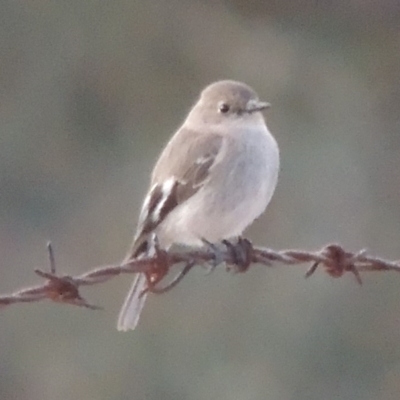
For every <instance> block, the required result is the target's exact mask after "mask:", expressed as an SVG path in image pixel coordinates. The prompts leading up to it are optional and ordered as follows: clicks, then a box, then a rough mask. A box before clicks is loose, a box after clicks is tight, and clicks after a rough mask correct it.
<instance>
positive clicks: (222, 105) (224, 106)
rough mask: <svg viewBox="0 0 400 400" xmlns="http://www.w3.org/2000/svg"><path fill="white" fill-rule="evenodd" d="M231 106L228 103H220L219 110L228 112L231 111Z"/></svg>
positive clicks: (224, 112) (223, 112)
mask: <svg viewBox="0 0 400 400" xmlns="http://www.w3.org/2000/svg"><path fill="white" fill-rule="evenodd" d="M229 109H230V107H229V104H226V103H220V104H219V105H218V111H219V112H220V113H222V114H226V113H227V112H228V111H229Z"/></svg>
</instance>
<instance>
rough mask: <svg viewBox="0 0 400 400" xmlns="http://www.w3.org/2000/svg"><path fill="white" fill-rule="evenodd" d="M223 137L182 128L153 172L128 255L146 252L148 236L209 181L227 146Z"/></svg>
mask: <svg viewBox="0 0 400 400" xmlns="http://www.w3.org/2000/svg"><path fill="white" fill-rule="evenodd" d="M223 143H224V140H223V137H222V136H221V135H218V134H207V135H204V133H198V132H196V131H193V130H189V129H187V128H185V127H182V128H181V129H180V130H179V131H178V132H177V133H176V134H175V136H174V137H173V138H172V139H171V141H170V142H169V143H168V145H167V146H166V148H165V149H164V151H163V152H162V154H161V156H160V158H159V160H158V162H157V164H156V166H155V168H154V171H153V175H152V183H151V188H150V191H149V192H148V194H147V197H146V198H145V201H144V203H143V206H142V210H141V213H140V217H139V222H138V227H137V232H136V235H135V238H134V241H133V244H132V247H131V250H130V251H129V253H128V256H129V257H128V256H127V258H132V257H136V256H137V255H138V254H140V253H143V252H146V251H147V247H148V243H147V238H148V235H149V234H151V233H152V232H153V231H154V230H155V229H156V228H157V226H158V225H159V224H160V223H161V222H162V221H163V220H164V219H165V217H166V216H167V215H168V214H169V213H170V212H171V211H172V210H173V209H174V208H175V207H177V206H178V205H179V204H182V203H183V202H185V201H186V200H187V199H189V198H190V197H192V196H193V195H194V194H195V193H196V192H197V191H198V190H199V189H200V188H201V187H202V186H203V185H204V183H205V182H207V179H208V177H209V173H210V170H211V169H212V168H213V166H214V165H215V163H216V162H217V161H218V156H219V155H220V154H221V152H222V149H223Z"/></svg>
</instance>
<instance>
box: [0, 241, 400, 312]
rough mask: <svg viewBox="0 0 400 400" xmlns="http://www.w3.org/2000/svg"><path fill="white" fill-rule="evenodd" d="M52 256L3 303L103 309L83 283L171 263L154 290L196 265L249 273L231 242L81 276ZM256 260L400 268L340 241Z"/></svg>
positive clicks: (357, 269) (336, 269) (254, 253)
mask: <svg viewBox="0 0 400 400" xmlns="http://www.w3.org/2000/svg"><path fill="white" fill-rule="evenodd" d="M47 249H48V254H49V263H50V268H49V271H43V270H38V269H36V270H35V273H36V274H37V275H39V276H40V277H41V278H43V279H44V282H43V283H41V284H39V285H36V286H32V287H27V288H24V289H21V290H17V291H15V292H14V293H11V294H8V295H0V307H5V306H9V305H11V304H16V303H30V302H36V301H41V300H45V299H48V300H52V301H54V302H58V303H65V304H71V305H75V306H79V307H86V308H89V309H93V310H95V309H100V308H101V307H99V306H97V305H94V304H91V303H89V302H88V301H86V300H85V298H84V297H82V295H81V293H80V287H81V286H88V285H96V284H100V283H103V282H106V281H108V280H110V279H112V278H114V277H115V276H117V275H120V274H130V273H137V272H149V271H150V272H151V273H153V272H154V271H155V270H157V266H158V265H159V264H160V263H161V261H162V263H163V264H164V265H163V268H164V269H165V264H166V265H167V270H168V271H171V270H172V269H173V268H175V267H178V266H179V265H180V266H181V269H180V272H178V273H177V275H176V277H175V279H173V280H172V281H171V282H170V283H168V284H167V285H165V286H164V287H154V288H151V289H150V291H151V292H153V293H165V292H166V291H169V290H171V289H172V288H173V287H175V286H176V285H177V284H178V283H179V282H180V281H181V280H182V279H183V278H184V276H185V275H186V274H187V273H188V272H189V271H190V270H191V269H192V268H193V267H195V266H203V267H208V268H213V267H215V266H216V264H218V265H225V266H226V267H227V268H228V269H236V270H238V271H243V269H241V268H235V267H237V265H236V263H237V261H236V260H237V259H236V258H235V256H234V254H233V252H232V251H230V249H229V246H225V248H224V249H222V250H221V251H219V252H218V257H217V255H216V253H215V252H213V251H212V250H211V249H210V248H204V249H201V250H190V251H187V252H175V251H169V252H164V251H162V252H156V255H155V256H153V257H148V258H142V259H133V260H130V261H129V262H127V263H125V264H113V265H105V266H100V267H96V268H93V269H91V270H89V271H87V272H84V273H83V274H81V275H76V276H70V275H62V274H59V273H58V272H57V270H56V263H55V258H54V253H53V249H52V246H51V244H50V243H49V244H48V246H47ZM255 264H259V265H264V266H268V267H272V266H274V265H276V264H284V265H300V264H311V266H310V268H309V269H308V271H307V272H306V274H305V276H306V277H309V276H310V275H312V274H313V273H314V272H315V271H316V269H317V268H318V267H322V268H324V270H325V272H326V273H328V274H329V275H330V276H332V277H335V278H338V277H341V276H342V275H344V274H345V273H346V272H349V273H351V274H353V276H354V277H355V279H356V281H357V282H358V283H359V284H361V273H363V272H367V271H396V272H400V262H398V261H390V260H385V259H383V258H379V257H374V256H370V255H368V254H367V251H366V250H361V251H358V252H351V251H347V250H345V249H344V248H343V247H342V246H340V245H338V244H329V245H326V246H324V247H323V248H322V249H320V250H317V251H304V250H272V249H268V248H261V247H253V246H250V252H249V265H248V266H247V267H246V268H245V270H247V269H248V267H251V266H253V265H255Z"/></svg>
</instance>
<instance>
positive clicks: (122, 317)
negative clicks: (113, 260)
mask: <svg viewBox="0 0 400 400" xmlns="http://www.w3.org/2000/svg"><path fill="white" fill-rule="evenodd" d="M146 288H147V279H146V276H145V274H143V273H141V274H137V275H136V276H135V278H134V280H133V282H132V286H131V288H130V290H129V293H128V295H127V296H126V298H125V302H124V305H123V306H122V308H121V311H120V312H119V316H118V323H117V329H118V330H119V331H124V332H126V331H128V330H133V329H135V328H136V326H137V324H138V322H139V318H140V314H141V312H142V310H143V306H144V303H145V301H146V298H147V293H143V291H144V290H145V289H146Z"/></svg>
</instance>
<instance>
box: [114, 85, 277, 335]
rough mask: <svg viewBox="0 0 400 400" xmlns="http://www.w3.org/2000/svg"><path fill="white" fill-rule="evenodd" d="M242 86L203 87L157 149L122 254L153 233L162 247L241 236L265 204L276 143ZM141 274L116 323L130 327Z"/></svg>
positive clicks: (141, 299)
mask: <svg viewBox="0 0 400 400" xmlns="http://www.w3.org/2000/svg"><path fill="white" fill-rule="evenodd" d="M269 106H270V105H269V103H266V102H263V101H260V100H259V98H258V96H257V94H256V92H255V91H254V90H253V89H252V88H251V87H249V86H248V85H246V84H244V83H241V82H235V81H231V80H223V81H219V82H215V83H212V84H211V85H209V86H207V87H206V88H205V89H204V90H203V91H202V92H201V94H200V97H199V99H198V101H197V103H196V104H195V105H194V106H193V108H192V109H191V110H190V112H189V114H188V116H187V118H186V120H185V121H184V122H183V124H182V126H181V127H180V128H179V129H178V131H177V132H176V133H175V134H174V135H173V136H172V138H171V139H170V141H169V142H168V143H167V145H166V146H165V148H164V150H163V151H162V153H161V155H160V157H159V159H158V161H157V163H156V165H155V167H154V170H153V173H152V176H151V183H150V188H149V191H148V193H147V195H146V197H145V200H144V202H143V206H142V210H141V213H140V217H139V222H138V227H137V231H136V234H135V237H134V240H133V244H132V246H131V248H130V250H129V252H128V253H127V256H126V258H125V261H126V262H127V261H129V260H130V259H133V258H137V257H142V256H145V255H147V253H148V251H149V249H150V241H151V237H152V236H153V235H156V237H157V241H158V243H159V245H160V248H162V249H168V248H169V247H170V246H171V245H173V244H175V243H176V244H184V245H188V246H203V245H204V243H205V242H206V243H217V242H220V241H222V240H225V239H231V238H235V237H237V236H240V235H241V234H242V232H243V231H244V229H245V228H246V227H247V226H248V225H250V224H251V223H252V222H253V221H254V220H255V219H256V218H257V217H258V216H259V215H260V214H261V213H262V212H263V211H264V210H265V208H266V207H267V205H268V203H269V201H270V200H271V197H272V195H273V193H274V190H275V186H276V183H277V179H278V171H279V150H278V145H277V143H276V141H275V139H274V137H273V136H272V135H271V133H270V132H269V130H268V128H267V126H266V124H265V120H264V118H263V115H262V113H261V111H263V110H265V109H267V108H268V107H269ZM150 279H151V278H149V276H147V275H146V274H145V273H139V274H137V275H136V276H135V278H134V281H133V284H132V287H131V289H130V291H129V293H128V295H127V297H126V299H125V302H124V304H123V306H122V308H121V311H120V314H119V318H118V324H117V328H118V330H121V331H127V330H129V329H134V328H135V327H136V326H137V324H138V321H139V317H140V314H141V311H142V309H143V306H144V303H145V300H146V297H147V293H146V288H147V287H148V285H149V284H150V283H151V282H150Z"/></svg>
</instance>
